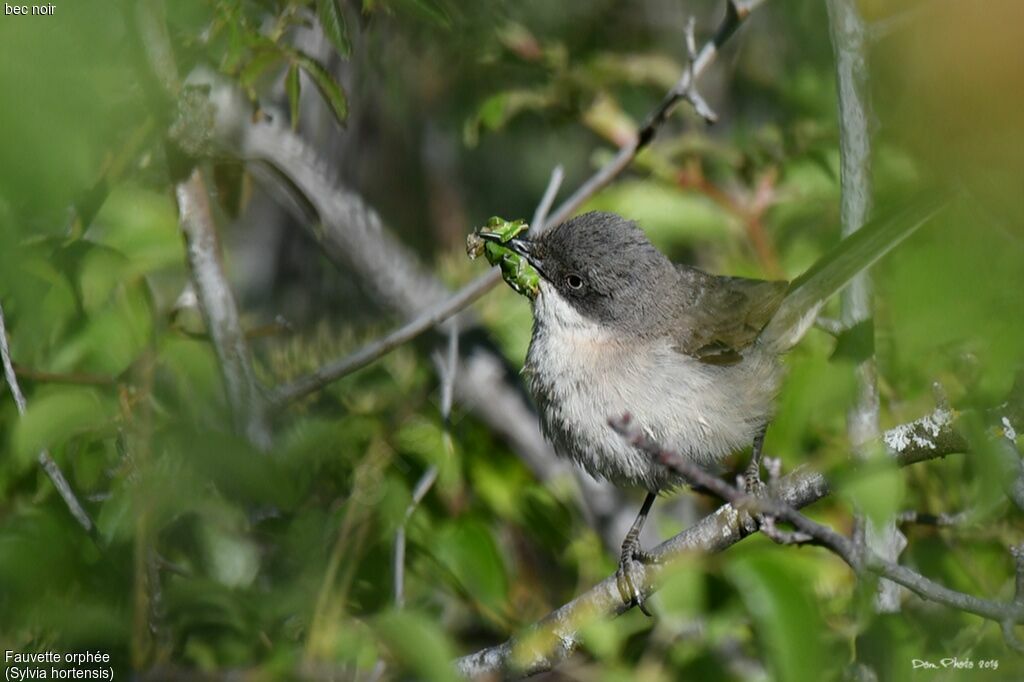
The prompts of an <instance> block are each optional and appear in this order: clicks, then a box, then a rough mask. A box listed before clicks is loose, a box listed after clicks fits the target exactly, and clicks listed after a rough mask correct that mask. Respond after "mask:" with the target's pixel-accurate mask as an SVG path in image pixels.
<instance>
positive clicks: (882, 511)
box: [837, 454, 906, 524]
mask: <svg viewBox="0 0 1024 682" xmlns="http://www.w3.org/2000/svg"><path fill="white" fill-rule="evenodd" d="M837 488H838V491H839V494H840V495H842V496H843V497H844V498H846V499H848V500H850V501H851V502H852V503H853V505H854V507H855V508H856V509H859V510H861V511H863V512H864V513H865V514H866V515H867V516H868V518H870V519H871V520H872V521H874V522H875V523H877V524H881V523H884V522H885V521H886V520H887V519H891V518H892V517H893V516H894V515H895V514H896V512H897V511H899V509H900V507H901V506H902V504H903V498H904V497H905V496H906V485H905V484H904V480H903V472H902V471H900V469H899V468H898V467H897V466H896V464H895V462H893V461H892V459H891V458H889V457H886V456H885V455H881V454H880V455H877V456H875V457H872V458H871V459H870V460H869V466H868V467H867V468H866V469H865V470H863V471H856V472H853V474H852V475H850V477H849V479H848V480H840V481H838V483H837Z"/></svg>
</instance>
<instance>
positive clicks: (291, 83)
mask: <svg viewBox="0 0 1024 682" xmlns="http://www.w3.org/2000/svg"><path fill="white" fill-rule="evenodd" d="M284 87H285V91H286V92H287V93H288V106H289V107H290V109H291V118H292V130H296V129H297V128H298V127H299V95H300V94H301V92H300V89H301V87H302V83H301V81H300V79H299V65H298V64H294V63H293V64H292V65H291V66H290V67H288V76H287V77H286V78H285V81H284Z"/></svg>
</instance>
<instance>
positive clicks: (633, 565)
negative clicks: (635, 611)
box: [615, 543, 659, 617]
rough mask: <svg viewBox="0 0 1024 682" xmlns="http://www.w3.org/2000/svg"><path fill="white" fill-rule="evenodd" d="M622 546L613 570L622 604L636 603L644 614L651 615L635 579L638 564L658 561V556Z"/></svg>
mask: <svg viewBox="0 0 1024 682" xmlns="http://www.w3.org/2000/svg"><path fill="white" fill-rule="evenodd" d="M629 545H630V543H627V545H626V546H623V548H622V555H621V556H620V557H619V568H618V570H616V571H615V581H616V584H617V585H618V588H619V595H620V596H621V597H622V602H623V603H624V604H629V605H632V604H636V606H637V607H639V609H640V611H642V612H643V614H644V615H645V616H648V617H651V616H653V615H654V614H652V613H651V612H650V610H648V608H647V606H646V604H645V603H644V596H643V594H642V593H641V592H640V588H639V587H638V580H637V577H638V576H637V575H636V572H637V568H638V566H637V565H638V564H641V565H649V564H656V563H658V561H659V560H658V558H657V557H655V556H654V555H653V554H650V553H649V552H645V551H643V550H641V549H639V548H636V547H632V546H629Z"/></svg>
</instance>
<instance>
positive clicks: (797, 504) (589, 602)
mask: <svg viewBox="0 0 1024 682" xmlns="http://www.w3.org/2000/svg"><path fill="white" fill-rule="evenodd" d="M914 436H918V437H916V438H915V437H914ZM882 444H883V445H884V446H885V447H886V449H887V452H888V454H889V456H891V457H892V458H893V459H894V460H895V462H896V463H897V465H899V466H907V465H910V464H914V463H916V462H921V461H924V460H929V459H935V458H938V457H945V456H946V455H950V454H953V453H956V452H964V451H966V442H965V441H964V439H963V438H962V437H961V436H960V435H959V434H958V433H957V432H956V429H955V419H954V415H953V414H952V413H951V412H950V411H948V410H936V411H935V412H933V413H931V414H929V415H927V416H925V417H922V418H921V419H918V420H916V421H914V422H911V423H909V424H905V425H902V426H900V427H897V428H896V429H891V430H889V431H887V432H886V433H885V434H884V436H883V438H882ZM772 492H773V495H774V498H775V500H777V502H778V503H780V504H783V505H786V506H788V507H790V508H793V509H800V508H801V507H805V506H807V505H809V504H812V503H813V502H816V501H818V500H820V499H822V498H823V497H825V496H827V495H828V494H829V493H830V492H831V491H830V488H829V484H828V482H827V481H826V479H825V477H824V476H823V475H822V474H820V473H817V472H814V471H809V470H807V469H798V470H797V471H794V472H792V473H790V474H788V475H786V476H784V477H783V478H781V479H780V480H779V481H778V482H777V484H776V485H775V487H774V488H773V489H772ZM751 532H752V530H751V528H750V526H749V525H748V524H745V523H744V519H743V514H741V510H739V509H737V508H736V507H735V506H733V505H732V504H726V505H723V506H722V507H720V508H718V509H717V510H716V511H715V512H713V513H712V514H710V515H709V516H706V517H705V518H703V519H702V520H701V521H699V522H697V523H696V524H695V525H693V526H691V527H690V528H688V529H686V530H684V531H683V532H681V533H679V534H678V535H676V536H675V537H673V538H671V539H669V540H666V541H665V542H663V543H661V544H660V545H659V546H658V547H656V548H655V549H654V550H652V551H651V554H653V555H654V556H655V557H656V558H657V559H658V560H659V561H658V563H655V564H650V565H640V566H638V567H637V580H638V584H639V585H641V586H642V587H641V594H642V596H643V597H644V598H646V597H648V596H650V595H651V594H653V593H654V592H655V591H656V590H657V586H658V580H659V578H660V576H661V575H662V573H663V572H664V570H665V568H666V566H668V565H670V564H671V562H672V561H673V560H674V559H677V558H679V557H681V556H683V555H685V554H687V553H690V552H694V551H699V552H705V553H715V552H721V551H723V550H725V549H727V548H729V547H731V546H732V545H734V544H736V543H737V542H739V541H740V540H742V539H743V538H745V537H746V536H747V535H749V534H750V533H751ZM868 568H871V566H870V565H869V566H868ZM896 568H897V569H900V570H895V571H893V572H892V575H891V576H890V575H888V574H887V575H886V577H891V578H892V579H893V580H896V582H901V584H905V582H904V579H906V578H907V576H906V575H905V574H903V573H901V571H902V570H903V569H901V568H900V567H896ZM911 573H912V572H911ZM915 575H916V574H915ZM894 576H895V577H894ZM897 578H899V579H897ZM908 587H910V585H908ZM911 589H914V588H913V587H911ZM942 589H945V588H942ZM970 599H974V598H973V597H971V598H970ZM972 603H973V602H972ZM629 608H630V605H628V604H624V603H623V601H622V597H621V596H620V595H619V591H618V587H617V584H616V578H615V576H614V575H612V576H609V577H608V578H605V579H604V580H603V581H601V582H600V583H598V584H597V585H595V586H594V587H592V588H590V589H589V590H588V591H587V592H585V593H583V594H581V595H579V596H578V597H576V598H575V599H573V600H572V601H571V602H569V603H567V604H565V605H563V606H561V607H559V608H558V609H556V610H555V611H553V612H551V613H550V614H548V615H547V616H546V617H544V618H543V619H541V620H540V621H538V622H537V623H535V624H534V625H532V626H530V627H529V628H527V630H526V631H525V632H524V633H523V634H521V635H519V636H517V637H513V638H512V639H509V640H508V641H506V642H504V643H502V644H499V645H497V646H493V647H490V648H487V649H483V650H481V651H478V652H476V653H473V654H470V655H468V656H464V657H462V658H460V659H458V660H457V661H456V662H455V667H456V669H457V670H458V672H459V673H461V674H462V675H464V676H466V677H475V676H478V675H484V674H494V673H497V672H499V671H515V672H516V673H518V674H522V675H529V674H534V673H537V672H542V671H545V670H550V669H552V668H553V667H554V666H556V665H557V664H558V663H559V662H560V661H562V660H564V659H565V658H566V657H568V656H569V655H570V654H571V653H572V652H573V651H575V649H576V648H577V647H578V646H579V631H580V629H581V628H582V627H584V626H585V625H586V624H587V623H589V622H591V621H592V620H594V619H596V618H608V617H613V616H617V615H619V614H621V613H624V612H625V611H627V610H629ZM967 610H970V611H971V612H972V613H979V612H978V611H977V610H972V609H967ZM990 613H995V611H990ZM980 615H985V614H980ZM1020 615H1021V612H1020V611H1019V610H1018V611H1015V612H1014V616H1015V617H1019V616H1020ZM986 617H987V616H986Z"/></svg>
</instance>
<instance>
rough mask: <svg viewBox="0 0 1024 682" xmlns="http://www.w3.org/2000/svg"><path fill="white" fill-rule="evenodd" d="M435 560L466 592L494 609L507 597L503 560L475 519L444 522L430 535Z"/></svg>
mask: <svg viewBox="0 0 1024 682" xmlns="http://www.w3.org/2000/svg"><path fill="white" fill-rule="evenodd" d="M433 545H434V553H435V555H436V556H437V560H438V561H439V562H440V563H441V564H442V565H443V566H445V567H446V568H447V569H448V570H449V571H451V573H452V575H453V576H454V577H455V579H456V580H458V582H459V584H460V585H461V586H462V587H463V588H465V589H466V591H467V592H469V594H471V595H473V597H474V598H476V599H478V600H479V601H480V602H482V603H484V604H486V605H487V606H488V607H490V608H491V609H493V610H495V611H497V612H498V613H503V612H504V610H505V603H506V600H507V597H508V578H507V576H506V571H505V562H504V560H503V559H502V557H501V553H500V552H499V551H498V545H497V544H496V543H495V542H494V537H493V536H492V535H491V532H490V530H489V529H488V528H487V527H486V526H484V525H483V524H481V523H479V522H476V521H461V520H460V521H455V522H451V523H448V524H445V525H444V526H443V527H442V529H441V531H440V532H439V533H437V535H436V536H435V537H434V539H433Z"/></svg>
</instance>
